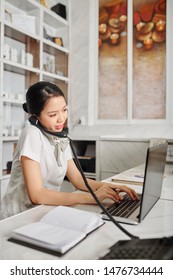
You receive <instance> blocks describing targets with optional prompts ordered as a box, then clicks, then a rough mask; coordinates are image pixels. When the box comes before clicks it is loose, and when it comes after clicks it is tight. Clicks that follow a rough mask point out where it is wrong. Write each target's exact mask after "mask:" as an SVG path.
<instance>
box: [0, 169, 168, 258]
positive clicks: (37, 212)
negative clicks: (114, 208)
mask: <svg viewBox="0 0 173 280" xmlns="http://www.w3.org/2000/svg"><path fill="white" fill-rule="evenodd" d="M172 170H173V167H172V166H167V168H166V178H165V179H164V183H163V190H162V196H161V199H160V200H159V201H158V202H157V203H156V205H155V206H154V207H153V208H152V210H151V211H150V213H149V214H148V215H147V216H146V218H145V219H144V220H143V221H142V223H141V224H139V225H137V226H131V225H123V224H122V226H123V227H124V228H126V229H127V230H128V231H129V232H131V233H132V234H134V235H137V236H140V237H141V238H148V237H162V236H171V235H173V223H172V221H173V174H172ZM133 187H135V186H133ZM138 188H141V187H138ZM52 208H53V207H52V206H42V205H41V206H37V207H35V208H33V209H31V210H28V211H25V212H23V213H20V214H18V215H15V216H13V217H10V218H8V219H5V220H2V221H0V259H1V260H10V259H11V260H29V259H30V260H50V259H58V257H55V256H53V255H49V254H46V253H43V252H40V251H37V250H34V249H30V248H27V247H25V246H21V245H17V244H14V243H12V242H9V241H7V239H8V238H9V237H10V236H11V231H12V230H13V229H15V228H17V227H20V226H22V225H24V224H27V223H30V222H34V221H38V220H39V219H40V218H41V217H42V216H43V215H45V214H46V213H47V212H48V211H49V210H50V209H52ZM78 208H82V209H87V210H91V211H92V209H93V208H94V209H97V210H98V211H99V207H97V206H89V205H88V206H87V205H85V206H78ZM120 239H128V237H127V236H126V235H125V234H124V233H123V232H121V231H120V230H119V229H118V228H116V226H115V225H114V224H113V223H111V222H109V221H108V222H106V223H105V224H104V225H103V226H102V227H100V228H99V229H97V230H96V231H94V232H93V233H91V234H90V235H89V236H88V237H87V238H86V239H84V240H83V241H82V242H80V243H79V244H78V245H77V246H75V247H74V248H73V249H71V250H70V251H69V252H67V253H66V254H65V255H64V256H62V257H61V258H60V259H68V260H79V259H80V260H92V259H93V260H94V259H98V258H99V257H100V256H101V255H102V254H104V252H105V251H106V250H107V249H108V248H109V247H110V246H111V245H113V244H114V243H116V242H117V241H118V240H120Z"/></svg>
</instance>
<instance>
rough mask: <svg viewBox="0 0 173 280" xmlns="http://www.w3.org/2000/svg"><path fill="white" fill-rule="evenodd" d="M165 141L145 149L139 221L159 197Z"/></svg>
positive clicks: (163, 168)
mask: <svg viewBox="0 0 173 280" xmlns="http://www.w3.org/2000/svg"><path fill="white" fill-rule="evenodd" d="M167 146H168V144H167V143H164V144H160V145H156V146H153V147H149V148H148V150H147V157H146V166H145V174H144V175H145V176H144V187H143V188H144V189H143V196H142V201H141V207H140V215H139V221H140V222H141V221H142V220H143V219H144V217H145V216H146V215H147V213H148V212H149V211H150V209H151V208H152V207H153V206H154V204H155V203H156V202H157V200H158V199H159V198H160V195H161V191H162V183H163V175H164V170H165V163H166V154H167Z"/></svg>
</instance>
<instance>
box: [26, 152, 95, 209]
mask: <svg viewBox="0 0 173 280" xmlns="http://www.w3.org/2000/svg"><path fill="white" fill-rule="evenodd" d="M21 165H22V171H23V176H24V180H25V185H26V188H27V192H28V196H29V198H30V200H31V202H32V203H33V204H47V205H75V204H78V203H83V204H84V203H91V199H90V195H89V194H88V193H86V194H85V193H84V194H81V193H65V192H58V191H55V190H50V189H46V188H45V187H44V185H43V180H42V175H41V171H40V164H39V163H38V162H36V161H34V160H32V159H30V158H28V157H25V156H22V157H21Z"/></svg>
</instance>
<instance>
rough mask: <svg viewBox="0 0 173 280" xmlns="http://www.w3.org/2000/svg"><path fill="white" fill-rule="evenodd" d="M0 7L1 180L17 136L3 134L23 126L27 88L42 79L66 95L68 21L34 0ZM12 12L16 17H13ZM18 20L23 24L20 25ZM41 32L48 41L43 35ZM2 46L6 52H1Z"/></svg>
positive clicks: (18, 0)
mask: <svg viewBox="0 0 173 280" xmlns="http://www.w3.org/2000/svg"><path fill="white" fill-rule="evenodd" d="M61 2H62V3H63V4H65V5H66V9H67V14H68V13H69V10H68V9H69V1H67V0H61ZM0 6H1V9H0V11H1V12H0V35H1V46H0V54H1V55H0V80H1V83H0V181H1V180H7V179H9V177H10V174H7V175H3V170H4V169H5V168H6V166H5V165H6V162H7V161H9V160H11V159H12V158H13V152H14V147H15V144H16V143H17V141H18V136H3V133H5V134H4V135H8V134H7V132H8V131H12V132H15V133H14V135H17V134H18V133H16V131H17V132H18V131H21V129H22V128H23V126H24V124H25V117H26V116H25V113H24V111H23V109H22V104H23V103H24V102H25V92H26V90H27V89H28V87H29V86H30V85H31V84H33V83H35V82H37V81H40V80H46V81H50V82H54V83H56V84H57V85H59V86H60V87H61V89H62V90H63V92H64V94H65V96H66V97H68V86H69V77H68V57H69V48H68V47H69V22H68V20H66V19H64V18H62V17H60V16H59V15H57V14H56V13H55V12H53V11H51V10H50V9H48V8H46V7H44V6H43V5H41V4H40V3H39V2H38V1H36V0H25V1H23V0H1V2H0ZM3 9H4V10H3ZM5 11H7V12H8V13H7V12H5ZM15 14H17V15H18V16H17V17H15ZM20 15H21V16H20ZM30 19H31V21H30ZM20 21H21V23H22V22H23V23H24V24H23V25H22V24H20ZM31 25H32V28H31ZM27 26H28V28H27ZM44 31H46V33H45V32H44ZM45 35H47V36H48V38H50V40H49V39H46V38H44V36H45ZM54 38H61V39H62V42H63V45H62V46H61V45H58V44H56V43H55V42H54V41H53V40H54ZM5 47H7V53H5V52H4V50H5ZM8 48H9V49H10V52H8ZM12 49H13V50H14V49H15V50H16V53H17V59H16V57H14V56H13V57H11V50H12ZM27 53H29V54H30V55H31V57H32V63H28V61H26V60H25V59H24V58H25V55H26V54H27ZM23 54H24V57H23V56H22V55H23ZM49 56H50V58H53V60H54V61H55V64H54V68H50V65H49V63H50V60H48V59H47V57H49ZM12 58H13V59H12ZM46 59H47V60H46ZM29 62H30V61H29ZM45 69H46V70H45ZM51 69H52V70H51ZM6 131H7V132H6ZM0 183H1V182H0Z"/></svg>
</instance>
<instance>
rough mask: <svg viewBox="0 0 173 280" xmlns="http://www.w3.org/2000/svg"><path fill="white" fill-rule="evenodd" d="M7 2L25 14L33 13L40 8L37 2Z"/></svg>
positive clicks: (9, 0)
mask: <svg viewBox="0 0 173 280" xmlns="http://www.w3.org/2000/svg"><path fill="white" fill-rule="evenodd" d="M5 2H6V3H9V4H10V5H12V6H14V7H16V8H18V9H19V10H22V11H23V12H25V13H32V12H33V11H35V10H36V9H38V8H39V6H40V5H39V3H37V2H36V1H35V0H27V1H26V0H25V1H23V0H6V1H5Z"/></svg>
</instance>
